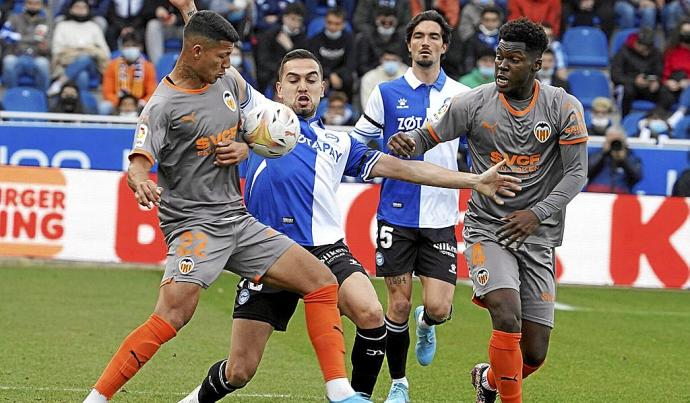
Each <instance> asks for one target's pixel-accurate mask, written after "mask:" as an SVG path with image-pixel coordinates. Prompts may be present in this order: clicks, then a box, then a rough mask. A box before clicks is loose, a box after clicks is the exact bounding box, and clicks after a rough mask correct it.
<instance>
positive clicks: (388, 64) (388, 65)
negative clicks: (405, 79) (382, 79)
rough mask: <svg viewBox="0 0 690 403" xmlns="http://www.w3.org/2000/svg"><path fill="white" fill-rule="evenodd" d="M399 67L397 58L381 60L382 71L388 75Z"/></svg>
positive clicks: (392, 73) (395, 71)
mask: <svg viewBox="0 0 690 403" xmlns="http://www.w3.org/2000/svg"><path fill="white" fill-rule="evenodd" d="M399 67H400V63H399V62H398V61H397V60H386V61H384V62H383V71H384V72H385V73H386V74H388V75H389V76H392V75H394V74H395V73H397V72H398V68H399Z"/></svg>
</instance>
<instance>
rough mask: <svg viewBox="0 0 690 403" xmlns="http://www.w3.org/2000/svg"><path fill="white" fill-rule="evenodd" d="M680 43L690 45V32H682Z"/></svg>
mask: <svg viewBox="0 0 690 403" xmlns="http://www.w3.org/2000/svg"><path fill="white" fill-rule="evenodd" d="M680 41H681V42H683V43H690V32H681V33H680Z"/></svg>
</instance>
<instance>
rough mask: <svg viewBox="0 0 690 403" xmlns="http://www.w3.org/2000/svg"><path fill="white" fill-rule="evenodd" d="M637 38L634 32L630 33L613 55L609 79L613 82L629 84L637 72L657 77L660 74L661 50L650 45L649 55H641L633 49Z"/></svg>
mask: <svg viewBox="0 0 690 403" xmlns="http://www.w3.org/2000/svg"><path fill="white" fill-rule="evenodd" d="M637 38H638V36H637V35H636V34H633V35H630V36H629V37H628V39H627V40H626V41H625V46H623V47H622V48H621V50H619V51H618V53H617V54H616V55H615V56H614V57H613V62H612V63H611V81H613V83H614V84H623V85H631V84H632V83H633V82H634V81H635V77H637V75H638V74H643V75H653V76H657V77H659V76H660V75H661V71H662V66H661V64H660V63H659V60H661V52H660V51H659V50H658V49H657V48H655V47H651V48H650V54H649V56H642V55H641V54H639V53H637V52H636V51H635V50H634V49H633V45H634V43H635V41H637Z"/></svg>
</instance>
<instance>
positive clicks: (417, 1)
mask: <svg viewBox="0 0 690 403" xmlns="http://www.w3.org/2000/svg"><path fill="white" fill-rule="evenodd" d="M427 10H436V11H438V12H439V13H440V14H441V15H442V16H443V17H445V19H446V22H448V25H450V26H451V28H453V29H455V27H457V26H458V21H459V20H460V1H458V0H410V15H411V16H412V17H414V16H415V15H417V14H419V13H421V12H422V11H427Z"/></svg>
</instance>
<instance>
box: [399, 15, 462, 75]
mask: <svg viewBox="0 0 690 403" xmlns="http://www.w3.org/2000/svg"><path fill="white" fill-rule="evenodd" d="M451 32H452V31H451V27H450V25H448V23H447V22H446V20H445V19H444V18H443V16H442V15H441V14H439V13H438V12H437V11H435V10H429V11H424V12H423V13H419V14H417V15H416V16H415V17H414V18H413V19H411V20H410V22H409V23H408V24H407V28H406V30H405V41H406V42H407V50H408V51H409V52H410V55H411V57H412V64H413V66H414V65H417V66H419V67H422V68H427V69H428V68H431V67H432V66H435V65H440V63H441V56H443V54H445V53H446V51H447V50H448V45H450V34H451Z"/></svg>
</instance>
